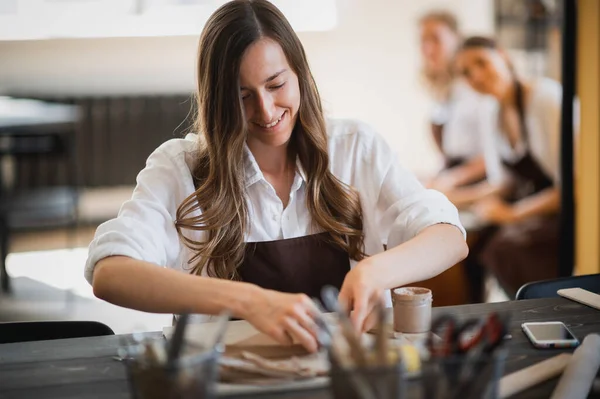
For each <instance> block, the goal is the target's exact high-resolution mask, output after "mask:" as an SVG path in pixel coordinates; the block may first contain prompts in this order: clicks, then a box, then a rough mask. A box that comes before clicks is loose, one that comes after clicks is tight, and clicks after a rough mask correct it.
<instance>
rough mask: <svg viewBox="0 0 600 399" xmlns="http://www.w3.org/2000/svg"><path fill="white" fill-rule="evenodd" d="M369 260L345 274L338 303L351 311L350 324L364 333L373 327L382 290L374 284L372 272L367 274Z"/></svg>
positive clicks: (363, 261) (381, 297) (381, 298)
mask: <svg viewBox="0 0 600 399" xmlns="http://www.w3.org/2000/svg"><path fill="white" fill-rule="evenodd" d="M369 268H370V267H369V260H368V259H364V260H362V261H361V262H359V263H358V264H357V265H356V266H355V267H354V268H353V269H352V270H350V271H349V272H348V274H346V278H345V279H344V283H343V284H342V288H341V290H340V295H339V301H340V303H341V304H342V305H343V306H344V307H345V308H346V309H349V310H352V315H351V319H352V323H353V324H354V326H355V327H356V329H357V330H359V331H361V332H364V331H367V330H369V329H371V328H372V327H373V326H374V322H375V320H376V317H375V314H374V311H375V310H376V306H377V305H378V304H379V303H380V302H381V301H382V300H383V292H384V290H383V289H380V288H379V287H378V286H377V284H376V283H375V281H374V279H373V278H372V276H373V270H371V271H370V272H369Z"/></svg>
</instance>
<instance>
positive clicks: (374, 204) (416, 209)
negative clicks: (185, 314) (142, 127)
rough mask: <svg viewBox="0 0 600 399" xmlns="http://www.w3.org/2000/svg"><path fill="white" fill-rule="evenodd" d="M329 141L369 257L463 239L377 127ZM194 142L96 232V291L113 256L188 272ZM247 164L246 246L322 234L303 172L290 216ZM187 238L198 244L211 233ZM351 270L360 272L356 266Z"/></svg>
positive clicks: (157, 159) (333, 133)
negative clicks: (421, 241) (421, 239)
mask: <svg viewBox="0 0 600 399" xmlns="http://www.w3.org/2000/svg"><path fill="white" fill-rule="evenodd" d="M327 133H328V145H329V156H330V168H331V171H332V173H333V174H334V175H335V176H336V177H337V178H338V179H340V180H341V181H342V182H344V183H346V184H348V185H350V186H352V187H354V188H355V189H356V190H357V191H358V193H359V195H360V200H361V207H362V211H363V227H364V233H365V252H366V253H367V255H374V254H377V253H379V252H382V251H383V244H384V243H387V245H388V246H389V247H393V246H396V245H399V244H402V243H403V242H406V241H408V240H410V239H411V238H413V237H415V236H416V235H417V234H419V232H421V231H422V230H423V229H424V228H426V227H428V226H431V225H434V224H438V223H449V224H453V225H455V226H457V227H458V228H459V229H461V230H462V231H463V234H464V229H463V227H462V226H461V224H460V221H459V218H458V212H457V210H456V208H455V207H454V205H452V203H450V202H449V201H448V199H447V198H446V197H445V196H444V195H442V194H441V193H439V192H437V191H434V190H427V189H425V188H424V187H423V186H422V185H421V184H420V183H419V182H418V181H417V179H416V178H415V177H414V176H413V174H412V173H410V172H409V171H408V170H406V169H404V168H403V167H402V166H400V163H399V162H398V158H397V156H396V155H395V154H394V153H393V152H392V151H391V149H390V147H389V146H388V145H387V143H386V142H385V141H384V140H383V139H382V138H381V137H380V136H379V135H377V134H376V133H375V132H374V131H373V129H372V128H371V127H369V126H368V125H366V124H364V123H361V122H357V121H353V120H335V121H328V126H327ZM190 136H191V137H190ZM195 137H196V136H195V135H189V136H188V137H187V138H186V139H173V140H169V141H167V142H165V143H164V144H162V145H161V146H160V147H159V148H158V149H157V150H156V151H154V153H152V155H150V157H149V158H148V160H147V163H146V167H145V168H144V169H143V170H142V171H141V172H140V174H139V175H138V177H137V186H136V188H135V190H134V192H133V196H132V198H131V200H129V201H127V202H125V203H124V204H123V206H122V207H121V210H120V211H119V215H118V216H117V217H116V218H115V219H112V220H109V221H108V222H106V223H103V224H102V225H101V226H99V227H98V230H97V231H96V235H95V237H94V240H93V241H92V242H91V244H90V246H89V256H88V259H87V263H86V267H85V277H86V279H87V280H88V281H89V282H90V283H91V282H92V277H93V272H94V266H95V265H96V263H97V262H98V261H99V260H101V259H103V258H105V257H108V256H112V255H123V256H128V257H131V258H134V259H139V260H143V261H147V262H151V263H154V264H156V265H158V266H163V267H170V268H174V269H178V270H182V271H184V270H186V271H189V269H190V267H191V266H190V265H189V264H188V260H189V259H190V258H191V257H192V256H193V253H191V251H190V250H189V249H188V248H187V247H185V245H184V244H183V243H182V242H181V241H180V239H179V237H178V235H177V231H176V229H175V219H176V211H177V208H178V207H179V205H180V204H181V203H182V202H183V201H184V200H185V199H186V198H187V197H188V196H189V195H191V194H192V193H193V192H194V191H195V188H194V184H193V180H192V175H191V172H190V170H191V169H192V168H193V163H194V159H193V152H194V150H195V149H196V144H197V143H196V139H195ZM244 157H245V172H246V173H245V184H246V190H247V197H246V198H247V201H248V208H249V216H250V223H249V226H248V228H249V231H247V232H246V233H245V239H246V242H257V241H272V240H279V239H287V238H294V237H301V236H305V235H308V234H313V233H318V231H312V230H311V217H310V213H309V211H308V208H307V206H306V177H305V176H304V173H303V171H302V169H301V168H298V171H297V172H296V175H295V177H294V181H293V184H292V188H291V192H290V198H289V203H288V205H287V207H286V208H285V209H284V208H283V205H282V202H281V200H280V199H279V197H278V196H277V194H276V193H275V190H274V189H273V187H272V186H271V184H270V183H269V182H268V181H267V180H266V179H265V177H264V176H263V174H262V172H261V170H260V168H259V167H258V164H257V163H256V160H255V159H254V157H253V155H252V153H251V152H250V150H248V148H247V147H246V151H245V154H244ZM185 234H186V236H188V234H189V237H191V238H194V239H195V240H197V241H200V240H202V239H205V238H204V237H206V236H205V234H207V233H206V232H189V233H188V232H185ZM350 263H351V266H354V265H355V263H356V262H354V261H351V262H350ZM411 266H412V265H411ZM398 267H402V265H398Z"/></svg>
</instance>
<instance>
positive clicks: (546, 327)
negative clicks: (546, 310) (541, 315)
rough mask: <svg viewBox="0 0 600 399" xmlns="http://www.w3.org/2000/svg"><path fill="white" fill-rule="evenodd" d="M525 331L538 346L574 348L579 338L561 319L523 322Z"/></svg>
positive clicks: (522, 326)
mask: <svg viewBox="0 0 600 399" xmlns="http://www.w3.org/2000/svg"><path fill="white" fill-rule="evenodd" d="M521 328H522V329H523V332H524V333H525V335H526V336H527V338H529V340H530V341H531V343H532V344H533V346H535V347H536V348H574V347H576V346H578V345H579V340H578V339H577V337H575V335H574V334H573V333H572V332H571V330H569V329H568V328H567V326H566V325H565V323H563V322H561V321H545V322H532V323H523V324H521Z"/></svg>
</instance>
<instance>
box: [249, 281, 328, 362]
mask: <svg viewBox="0 0 600 399" xmlns="http://www.w3.org/2000/svg"><path fill="white" fill-rule="evenodd" d="M316 312H318V310H317V308H316V306H315V304H314V303H313V302H312V300H311V299H310V298H309V297H308V296H306V295H304V294H288V293H283V292H278V291H273V290H267V289H260V290H259V291H258V293H257V295H254V296H253V298H252V301H251V303H250V304H249V306H248V307H247V310H246V311H245V312H244V313H245V314H244V315H243V317H244V319H246V321H248V322H249V323H250V324H252V325H253V326H254V327H255V328H256V329H258V330H259V331H261V332H263V333H265V334H267V335H269V336H271V337H272V338H274V339H275V340H276V341H277V342H279V343H281V344H283V345H292V344H294V343H299V344H301V345H302V346H304V347H305V348H306V349H307V350H308V351H309V352H316V351H317V349H318V345H317V338H316V336H317V327H316V324H315V322H314V319H313V315H315V314H316Z"/></svg>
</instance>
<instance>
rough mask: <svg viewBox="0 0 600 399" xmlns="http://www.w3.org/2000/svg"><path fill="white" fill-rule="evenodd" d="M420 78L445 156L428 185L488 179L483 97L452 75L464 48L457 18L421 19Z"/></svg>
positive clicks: (434, 15)
mask: <svg viewBox="0 0 600 399" xmlns="http://www.w3.org/2000/svg"><path fill="white" fill-rule="evenodd" d="M419 33H420V48H421V57H422V64H423V65H422V68H423V69H422V75H423V78H424V81H425V84H426V87H427V89H428V92H429V94H430V95H431V98H432V99H433V101H434V106H433V109H432V111H431V132H432V134H433V138H434V141H435V143H436V145H437V147H438V149H439V150H440V152H441V154H442V156H443V157H444V168H443V170H442V171H441V172H440V173H439V174H438V175H437V176H436V177H435V178H433V179H432V181H431V182H430V183H429V186H430V187H432V188H435V189H438V190H441V191H443V192H446V191H449V190H452V189H454V188H456V187H459V186H462V185H467V184H470V183H474V182H477V181H480V180H482V179H483V178H485V163H484V161H483V156H482V147H481V139H480V137H481V132H480V124H481V123H480V120H479V118H480V115H481V113H480V112H478V108H480V104H481V97H482V96H481V95H479V94H478V93H476V92H475V91H474V90H473V89H471V87H470V86H469V85H468V84H467V83H466V82H465V81H464V80H463V79H462V78H461V77H460V76H456V73H455V70H454V56H455V54H456V50H457V49H458V47H459V46H460V43H461V35H460V32H459V28H458V22H457V20H456V17H455V16H454V15H453V14H451V13H449V12H446V11H431V12H429V13H427V14H425V15H424V16H423V17H422V18H421V19H420V20H419Z"/></svg>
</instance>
